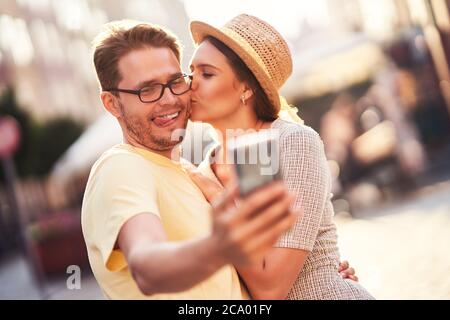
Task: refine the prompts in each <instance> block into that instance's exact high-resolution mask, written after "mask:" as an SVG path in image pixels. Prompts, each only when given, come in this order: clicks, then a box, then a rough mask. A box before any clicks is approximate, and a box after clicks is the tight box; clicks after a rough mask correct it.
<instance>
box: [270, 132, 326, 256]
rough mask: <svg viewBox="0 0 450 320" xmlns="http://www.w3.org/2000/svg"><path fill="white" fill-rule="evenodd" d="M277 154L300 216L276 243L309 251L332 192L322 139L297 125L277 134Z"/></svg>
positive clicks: (280, 245)
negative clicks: (278, 146) (282, 133)
mask: <svg viewBox="0 0 450 320" xmlns="http://www.w3.org/2000/svg"><path fill="white" fill-rule="evenodd" d="M280 154H281V161H280V162H281V171H282V172H281V173H282V177H283V180H284V182H285V184H286V187H287V188H288V190H289V191H290V192H291V193H292V194H293V195H294V196H295V201H294V209H301V210H302V211H303V216H300V217H299V218H298V219H297V221H296V223H295V224H294V226H293V227H292V228H291V229H290V230H288V231H287V232H286V233H285V234H284V235H282V236H281V237H280V239H279V240H278V242H277V244H276V245H275V246H276V247H284V248H293V249H302V250H306V251H312V249H313V247H314V243H315V241H316V238H317V234H318V231H319V227H320V224H321V221H322V216H323V212H324V208H325V204H326V201H327V197H328V196H329V194H330V191H331V178H330V172H329V168H328V164H327V160H326V157H325V152H324V147H323V142H322V140H321V139H320V137H319V135H318V134H317V133H316V132H315V131H314V130H312V129H311V128H308V127H304V126H302V127H296V128H295V129H289V131H288V132H286V133H285V134H284V135H282V136H281V137H280Z"/></svg>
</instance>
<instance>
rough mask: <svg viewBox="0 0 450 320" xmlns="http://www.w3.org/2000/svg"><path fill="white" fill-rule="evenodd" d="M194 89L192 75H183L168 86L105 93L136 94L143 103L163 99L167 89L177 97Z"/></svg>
mask: <svg viewBox="0 0 450 320" xmlns="http://www.w3.org/2000/svg"><path fill="white" fill-rule="evenodd" d="M191 87H192V75H190V74H185V73H184V74H182V75H180V76H179V77H178V78H176V79H173V80H170V81H169V82H167V83H166V84H163V83H155V84H152V85H149V86H146V87H143V88H141V89H139V90H128V89H119V88H108V89H104V90H103V91H110V92H114V91H115V92H124V93H130V94H135V95H137V96H139V99H140V100H141V101H142V102H143V103H150V102H156V101H158V100H159V99H161V98H162V96H163V95H164V91H165V90H166V88H169V90H170V92H172V94H174V95H176V96H180V95H182V94H184V93H186V92H188V91H189V90H191Z"/></svg>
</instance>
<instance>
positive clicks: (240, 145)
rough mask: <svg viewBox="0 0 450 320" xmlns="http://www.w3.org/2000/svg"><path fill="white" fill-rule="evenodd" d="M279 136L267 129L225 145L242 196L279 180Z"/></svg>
mask: <svg viewBox="0 0 450 320" xmlns="http://www.w3.org/2000/svg"><path fill="white" fill-rule="evenodd" d="M278 137H279V135H278V134H277V132H276V131H275V130H272V129H270V130H264V131H260V132H256V133H252V134H246V135H242V136H239V137H236V138H234V139H232V140H231V143H229V144H228V146H229V147H228V152H230V153H231V154H230V156H231V159H233V163H234V165H235V169H236V174H237V177H238V181H239V190H240V194H241V196H246V195H248V194H249V193H251V192H252V191H253V190H255V189H257V188H259V187H261V186H263V185H265V184H267V183H270V182H272V181H275V180H280V179H281V172H280V170H281V168H280V161H279V160H280V152H279V144H278V140H279V139H278Z"/></svg>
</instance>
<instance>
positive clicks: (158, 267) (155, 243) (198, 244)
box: [118, 213, 225, 295]
mask: <svg viewBox="0 0 450 320" xmlns="http://www.w3.org/2000/svg"><path fill="white" fill-rule="evenodd" d="M118 245H119V247H120V249H121V250H122V251H123V253H124V255H125V258H126V260H127V262H128V264H129V267H130V270H131V272H132V275H133V278H134V279H135V281H136V283H137V285H138V287H139V289H140V290H141V292H142V293H143V294H145V295H151V294H155V293H167V292H178V291H184V290H187V289H189V288H190V287H192V286H193V285H195V284H196V283H199V282H201V281H202V280H205V279H206V278H208V277H209V276H210V275H212V274H213V273H214V272H215V271H216V270H217V269H219V268H220V267H222V266H223V265H224V264H225V261H224V260H223V259H220V257H219V256H218V255H217V252H215V251H214V250H213V249H214V248H213V245H212V243H211V242H209V241H207V239H206V238H200V239H195V240H192V241H184V242H179V243H177V242H168V241H167V238H166V235H165V232H164V229H163V226H162V224H161V221H160V219H159V218H158V217H157V216H156V215H153V214H146V213H144V214H139V215H137V216H135V217H133V218H131V219H130V220H129V221H127V222H126V223H125V224H124V225H123V227H122V229H121V230H120V233H119V238H118ZM206 261H207V262H208V263H205V262H206Z"/></svg>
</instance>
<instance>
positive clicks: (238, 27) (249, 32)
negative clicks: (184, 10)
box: [190, 14, 292, 113]
mask: <svg viewBox="0 0 450 320" xmlns="http://www.w3.org/2000/svg"><path fill="white" fill-rule="evenodd" d="M190 28H191V34H192V38H193V39H194V42H195V43H196V44H199V43H200V42H202V40H203V39H204V38H205V37H208V36H212V37H214V38H217V39H218V40H220V41H222V42H223V43H224V44H225V45H227V46H228V47H229V48H230V49H231V50H233V51H234V52H235V53H236V54H237V55H238V56H239V57H240V58H241V59H242V61H243V62H244V63H245V64H246V65H247V67H248V68H249V69H250V70H251V71H252V72H253V74H254V75H255V77H256V79H257V80H258V82H259V83H260V85H261V87H262V89H263V90H264V92H265V93H266V95H267V97H268V98H269V100H270V102H271V103H272V105H273V106H274V108H275V109H276V110H275V111H276V113H278V112H279V111H280V106H281V104H280V96H279V93H278V90H279V89H280V88H281V87H282V86H283V84H284V83H285V82H286V80H287V79H288V77H289V76H290V75H291V73H292V58H291V53H290V51H289V47H288V45H287V43H286V41H285V40H284V39H283V37H282V36H281V35H280V34H279V33H278V31H276V30H275V29H274V28H273V27H272V26H271V25H269V24H268V23H267V22H265V21H262V20H261V19H258V18H256V17H253V16H250V15H248V14H241V15H239V16H237V17H235V18H233V19H232V20H231V21H229V22H228V23H227V24H226V25H225V26H224V27H222V28H220V29H218V28H215V27H213V26H211V25H209V24H206V23H204V22H201V21H192V22H191V24H190Z"/></svg>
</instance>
